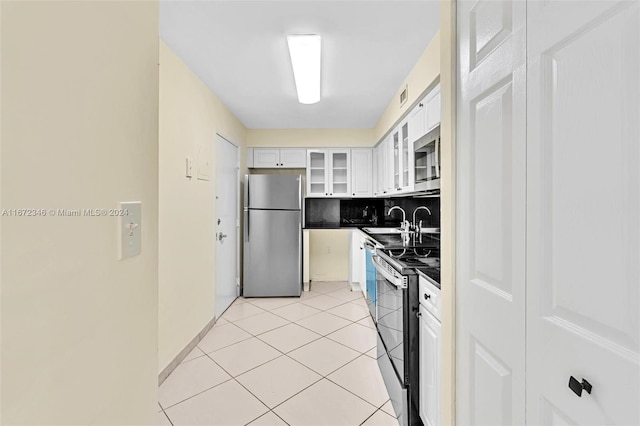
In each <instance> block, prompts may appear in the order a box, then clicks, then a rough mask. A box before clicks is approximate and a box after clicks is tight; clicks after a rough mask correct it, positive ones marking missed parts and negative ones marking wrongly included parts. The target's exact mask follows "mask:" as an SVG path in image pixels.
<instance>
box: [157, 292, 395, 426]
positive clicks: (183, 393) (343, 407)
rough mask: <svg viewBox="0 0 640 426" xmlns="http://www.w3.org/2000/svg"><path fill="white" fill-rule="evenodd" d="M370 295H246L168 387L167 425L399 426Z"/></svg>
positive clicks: (162, 396) (164, 400) (164, 396)
mask: <svg viewBox="0 0 640 426" xmlns="http://www.w3.org/2000/svg"><path fill="white" fill-rule="evenodd" d="M375 345H376V331H375V328H374V324H373V322H372V321H371V318H370V317H369V311H368V310H367V306H366V303H365V301H364V298H363V297H362V293H360V292H358V291H355V292H352V291H350V289H349V285H348V284H347V283H335V282H331V283H318V282H316V283H313V284H312V288H311V291H309V292H305V293H304V294H303V297H301V298H297V297H296V298H262V299H261V298H256V299H244V298H238V299H237V300H236V301H235V302H234V303H233V305H231V307H229V309H227V311H226V312H225V313H224V314H223V315H222V317H221V318H220V319H219V320H218V321H217V322H216V324H215V325H214V327H213V328H212V329H211V331H210V332H209V333H208V334H207V335H206V336H205V337H204V339H202V341H201V342H200V344H199V345H198V346H197V347H196V348H195V349H194V350H193V351H192V352H191V353H190V354H189V355H188V356H187V358H186V359H185V360H184V361H183V362H182V363H181V364H180V365H179V366H178V367H177V368H176V369H175V370H174V371H173V373H171V375H170V376H169V377H168V378H167V379H166V380H165V382H164V383H163V384H162V386H160V390H159V393H158V395H159V396H158V399H159V404H160V407H159V411H158V424H159V425H173V426H182V425H189V426H192V425H194V426H195V425H206V426H236V425H239V426H241V425H252V426H256V425H291V426H315V425H318V426H319V425H325V426H339V425H345V426H359V425H363V426H397V425H398V422H397V420H396V418H395V413H394V411H393V407H392V406H391V403H390V402H389V395H388V394H387V390H386V388H385V386H384V382H383V381H382V376H381V375H380V371H379V370H378V365H377V362H376V360H375V354H376V351H375Z"/></svg>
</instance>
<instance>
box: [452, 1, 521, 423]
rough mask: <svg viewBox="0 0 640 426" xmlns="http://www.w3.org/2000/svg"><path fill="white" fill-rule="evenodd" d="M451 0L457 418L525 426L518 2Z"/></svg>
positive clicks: (519, 5) (459, 420) (519, 9)
mask: <svg viewBox="0 0 640 426" xmlns="http://www.w3.org/2000/svg"><path fill="white" fill-rule="evenodd" d="M457 4H458V6H457V15H458V55H459V56H458V64H459V75H458V99H457V101H458V113H457V115H458V129H457V135H458V136H457V149H456V151H457V178H456V180H457V184H458V188H457V212H458V213H457V229H458V230H457V232H456V235H457V237H456V238H457V239H456V245H457V247H458V252H457V260H458V262H457V264H458V266H457V270H456V276H457V283H458V284H457V290H456V292H457V298H458V300H457V304H458V306H459V307H460V309H458V310H457V313H458V314H457V315H458V318H457V333H456V334H457V351H456V352H457V373H456V377H457V378H458V379H457V380H458V383H457V396H456V399H457V404H456V406H457V414H456V419H457V423H458V424H477V425H487V424H491V425H516V424H524V420H525V410H524V407H525V405H524V403H525V387H524V386H525V385H524V377H525V312H524V309H525V268H524V257H525V251H524V248H525V241H524V237H525V189H526V181H525V170H526V169H525V166H526V156H525V154H526V145H525V143H526V109H525V106H526V98H525V95H526V85H525V84H526V80H525V77H526V67H525V65H526V64H525V59H526V58H525V55H524V52H525V47H526V46H525V41H526V39H525V35H526V31H525V18H526V4H525V3H524V2H520V1H514V2H511V1H493V0H480V1H459V2H458V3H457Z"/></svg>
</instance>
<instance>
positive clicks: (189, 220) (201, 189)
mask: <svg viewBox="0 0 640 426" xmlns="http://www.w3.org/2000/svg"><path fill="white" fill-rule="evenodd" d="M245 132H246V130H245V128H244V126H243V125H242V124H241V123H240V122H239V121H238V120H237V119H236V117H235V116H234V115H233V114H232V113H231V112H230V111H229V110H228V109H227V108H226V107H225V106H224V105H223V104H222V103H221V102H220V100H219V99H218V98H217V97H216V96H215V94H213V92H211V90H210V89H209V88H208V87H207V86H206V85H205V84H204V83H203V82H202V81H201V80H200V79H199V78H198V77H197V76H196V75H195V74H194V73H193V72H192V71H191V70H190V69H189V68H188V67H187V65H186V64H184V62H182V60H181V59H180V58H179V57H178V56H177V55H176V54H175V53H174V52H173V51H172V50H171V49H170V48H169V47H168V46H167V45H166V44H164V43H163V42H160V163H159V164H160V170H159V172H160V199H159V201H160V228H159V236H160V250H159V264H160V268H159V301H158V326H159V335H158V361H159V364H158V372H160V371H162V370H163V369H164V368H165V367H166V366H167V365H169V363H170V362H171V361H172V360H173V359H174V358H175V357H176V356H177V355H178V354H179V353H180V351H181V350H182V349H184V348H185V346H187V344H188V343H189V342H190V341H191V340H192V339H193V338H194V337H196V335H197V334H198V333H199V332H200V331H201V330H202V329H203V327H204V326H205V325H206V324H207V323H208V322H209V321H211V320H212V319H213V316H214V308H215V299H216V294H215V288H216V283H215V244H214V243H215V240H214V238H213V236H214V234H215V232H216V230H215V217H216V212H215V170H214V169H213V167H214V165H215V158H214V159H212V161H211V163H210V164H211V172H210V175H211V180H209V181H203V180H198V179H196V178H195V177H194V178H191V179H189V178H187V177H186V176H185V159H186V157H191V158H193V159H194V162H196V163H197V158H196V157H197V153H196V147H197V146H199V144H205V145H209V146H211V150H212V151H213V153H214V157H215V141H216V133H219V134H221V135H223V136H224V137H225V138H226V139H228V140H229V141H231V142H233V143H235V144H236V145H240V147H241V150H240V151H241V152H243V151H244V149H242V146H243V145H244V142H245Z"/></svg>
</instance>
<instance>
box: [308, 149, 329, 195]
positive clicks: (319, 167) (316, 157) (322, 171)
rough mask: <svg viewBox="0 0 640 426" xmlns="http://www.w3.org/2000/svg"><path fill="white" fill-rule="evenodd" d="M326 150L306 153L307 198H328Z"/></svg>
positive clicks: (311, 150) (327, 158)
mask: <svg viewBox="0 0 640 426" xmlns="http://www.w3.org/2000/svg"><path fill="white" fill-rule="evenodd" d="M328 162H329V157H328V156H327V150H326V149H323V150H314V149H310V150H308V151H307V196H310V197H314V196H315V197H325V196H327V197H328V196H329V185H328V181H329V172H328V169H327V164H328Z"/></svg>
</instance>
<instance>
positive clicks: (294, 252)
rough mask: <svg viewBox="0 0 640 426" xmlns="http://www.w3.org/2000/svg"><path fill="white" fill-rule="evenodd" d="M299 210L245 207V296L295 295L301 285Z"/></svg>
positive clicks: (298, 292) (297, 293) (297, 294)
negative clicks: (246, 209)
mask: <svg viewBox="0 0 640 426" xmlns="http://www.w3.org/2000/svg"><path fill="white" fill-rule="evenodd" d="M301 220H302V217H301V213H300V211H292V210H249V211H247V212H246V218H245V238H244V241H245V243H244V258H245V260H244V287H243V295H244V296H245V297H260V296H299V295H300V291H301V288H302V266H301V265H302V241H301V240H302V236H301Z"/></svg>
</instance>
